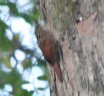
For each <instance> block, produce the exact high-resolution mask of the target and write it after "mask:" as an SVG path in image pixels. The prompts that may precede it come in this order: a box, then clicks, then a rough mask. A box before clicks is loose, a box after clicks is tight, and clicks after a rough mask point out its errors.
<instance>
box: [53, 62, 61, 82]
mask: <svg viewBox="0 0 104 96" xmlns="http://www.w3.org/2000/svg"><path fill="white" fill-rule="evenodd" d="M53 67H54V71H55V73H56V75H57V77H58V79H59V81H61V82H62V81H63V79H62V72H61V70H60V67H59V65H58V64H57V63H55V64H54V65H53Z"/></svg>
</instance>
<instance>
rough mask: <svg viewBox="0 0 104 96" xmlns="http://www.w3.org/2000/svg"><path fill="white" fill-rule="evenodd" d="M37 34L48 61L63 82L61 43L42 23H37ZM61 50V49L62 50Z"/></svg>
mask: <svg viewBox="0 0 104 96" xmlns="http://www.w3.org/2000/svg"><path fill="white" fill-rule="evenodd" d="M35 34H36V37H37V41H38V45H39V47H40V49H41V51H42V53H43V55H44V57H45V59H46V61H47V62H48V63H50V64H51V66H52V67H53V68H54V71H55V73H56V74H57V77H58V79H59V80H60V81H61V82H62V74H61V70H60V66H59V62H60V53H59V50H61V49H60V48H61V47H60V44H59V43H58V42H57V40H56V39H55V38H54V36H53V34H52V33H50V32H49V31H46V30H44V29H43V28H42V27H41V26H40V25H37V27H36V30H35ZM60 52H61V51H60Z"/></svg>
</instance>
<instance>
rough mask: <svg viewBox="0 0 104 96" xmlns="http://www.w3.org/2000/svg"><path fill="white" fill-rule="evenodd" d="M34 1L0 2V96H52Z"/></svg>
mask: <svg viewBox="0 0 104 96" xmlns="http://www.w3.org/2000/svg"><path fill="white" fill-rule="evenodd" d="M41 19H42V15H41V13H40V12H39V11H38V10H37V9H36V8H35V3H34V0H0V96H50V94H49V93H50V92H49V84H48V78H47V74H48V72H47V69H46V64H45V62H44V58H43V56H42V53H41V51H40V49H39V47H38V45H37V39H36V37H35V34H34V33H35V26H36V24H35V21H36V20H41Z"/></svg>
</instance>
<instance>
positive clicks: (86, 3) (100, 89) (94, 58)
mask: <svg viewBox="0 0 104 96" xmlns="http://www.w3.org/2000/svg"><path fill="white" fill-rule="evenodd" d="M45 7H46V9H45V10H46V13H47V18H48V25H49V26H50V30H51V32H53V34H54V35H55V36H56V38H57V39H58V40H59V41H60V43H61V46H62V50H63V60H62V61H61V70H62V73H63V83H61V82H59V81H58V79H57V78H56V79H54V75H53V73H54V72H53V70H52V69H51V68H50V66H48V68H49V70H50V71H51V70H52V72H50V74H51V75H50V76H51V77H50V87H51V96H104V59H103V58H104V19H103V18H104V0H45ZM80 18H82V21H80V20H79V19H80Z"/></svg>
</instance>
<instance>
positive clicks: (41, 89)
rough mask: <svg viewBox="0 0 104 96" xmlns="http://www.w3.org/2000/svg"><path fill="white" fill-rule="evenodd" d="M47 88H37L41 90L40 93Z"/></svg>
mask: <svg viewBox="0 0 104 96" xmlns="http://www.w3.org/2000/svg"><path fill="white" fill-rule="evenodd" d="M45 89H46V88H37V90H40V91H43V90H45Z"/></svg>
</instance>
